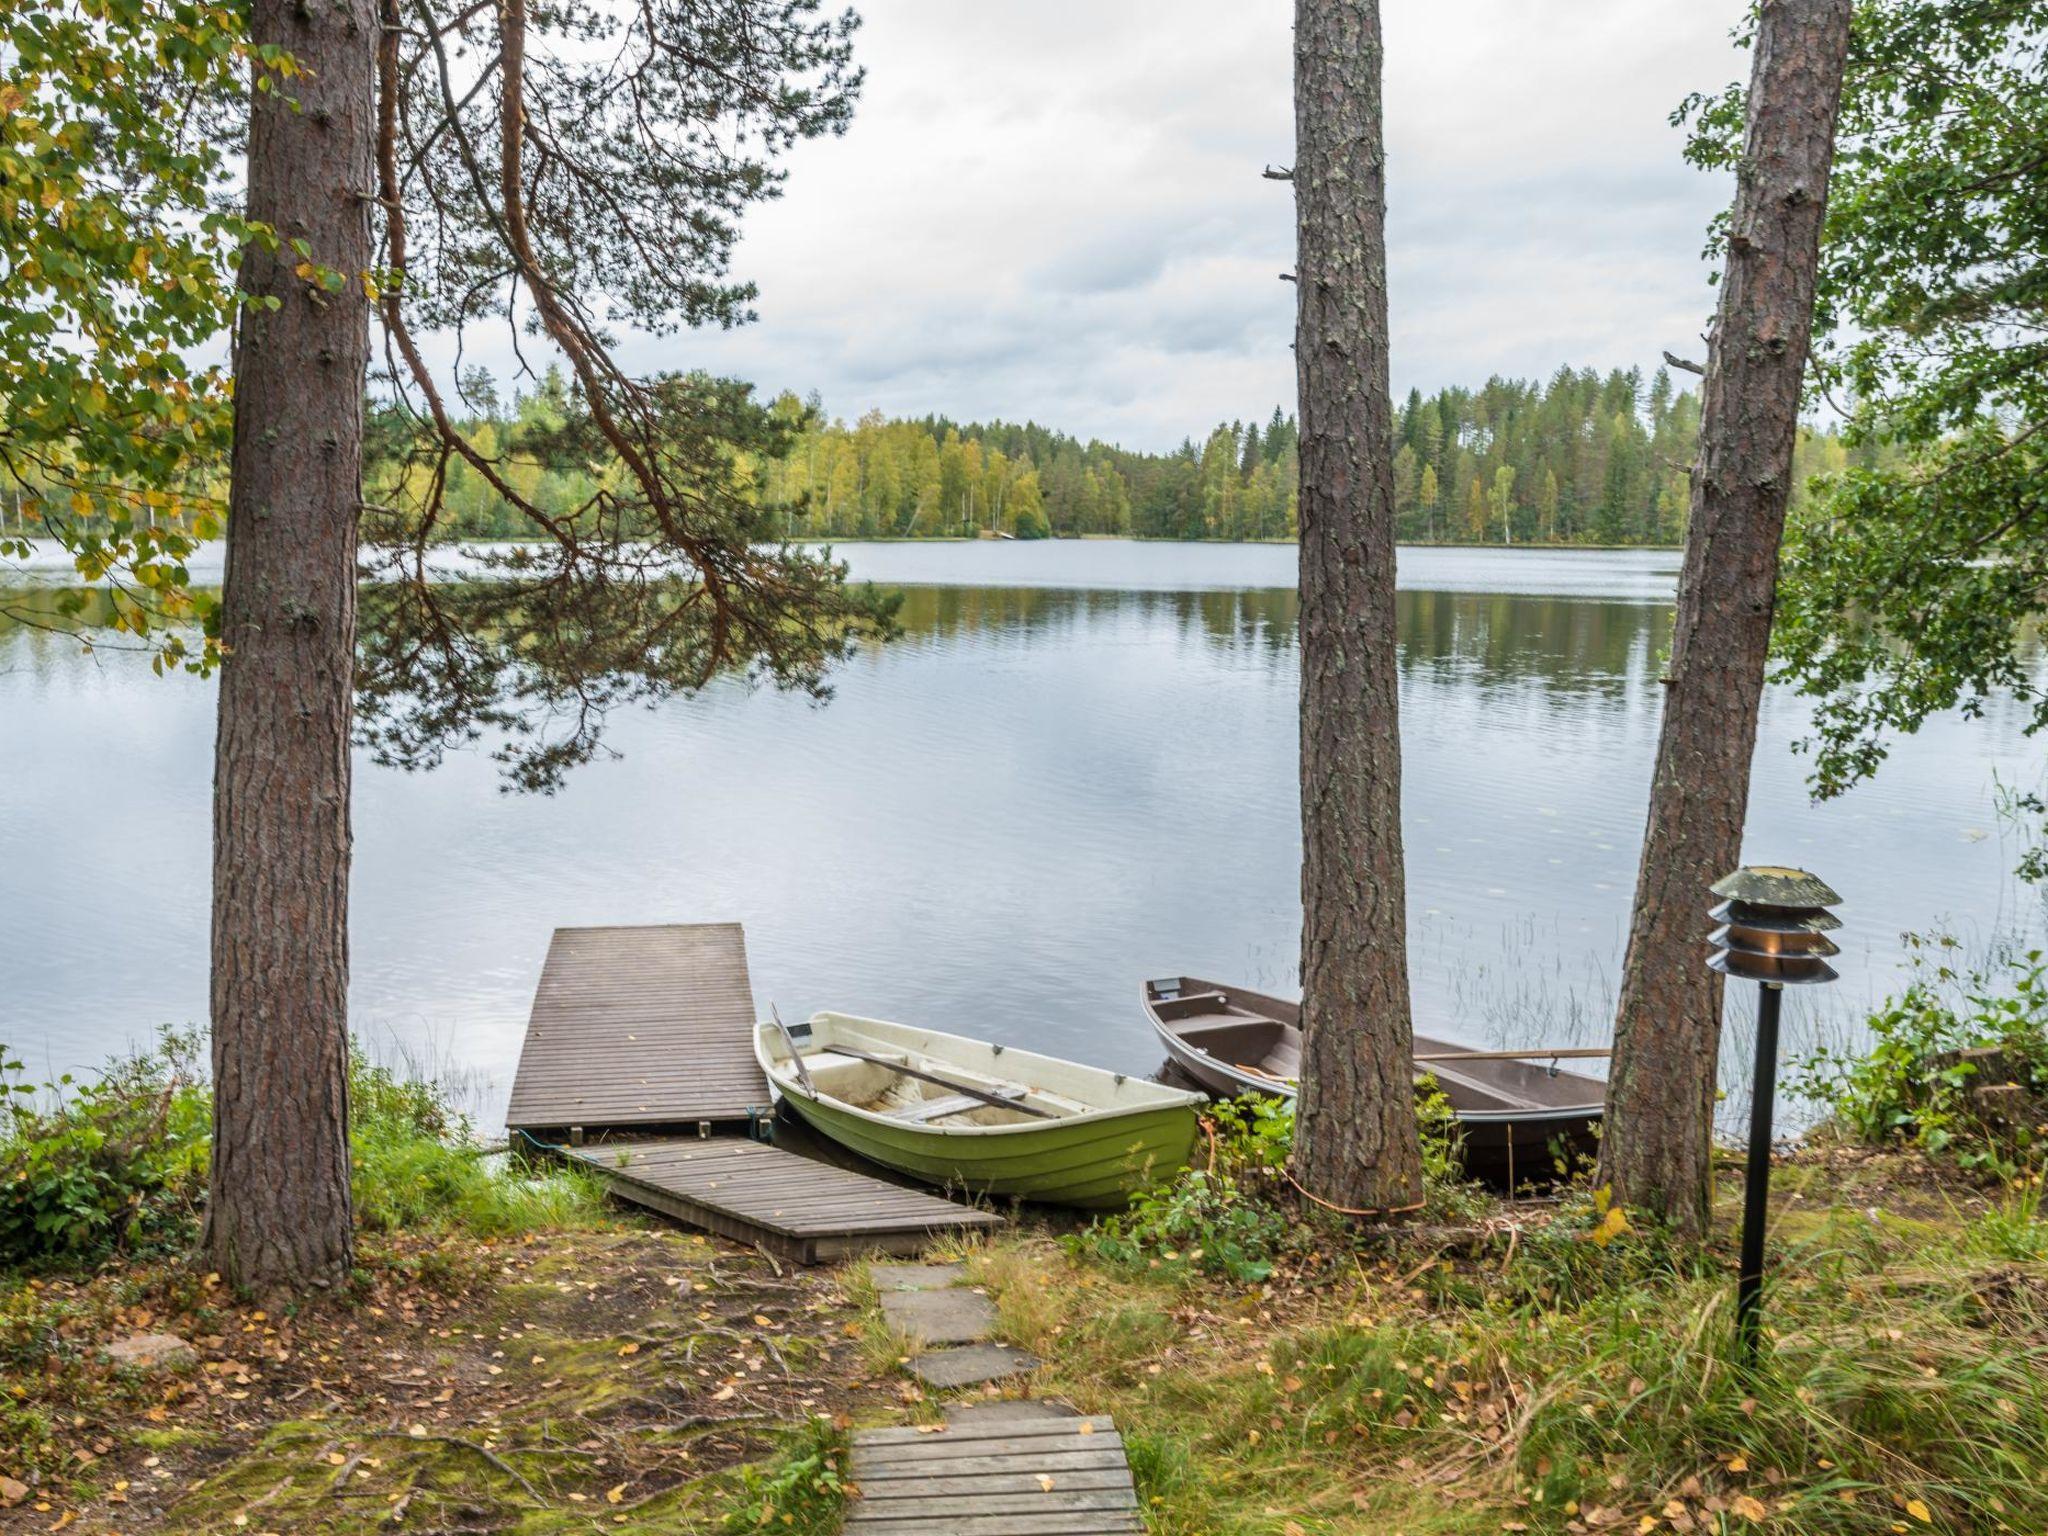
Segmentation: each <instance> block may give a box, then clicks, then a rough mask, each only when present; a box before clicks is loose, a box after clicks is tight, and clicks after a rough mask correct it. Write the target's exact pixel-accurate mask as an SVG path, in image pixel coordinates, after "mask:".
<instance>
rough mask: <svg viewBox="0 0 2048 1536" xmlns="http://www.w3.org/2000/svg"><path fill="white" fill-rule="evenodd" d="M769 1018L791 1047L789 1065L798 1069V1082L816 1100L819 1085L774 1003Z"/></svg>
mask: <svg viewBox="0 0 2048 1536" xmlns="http://www.w3.org/2000/svg"><path fill="white" fill-rule="evenodd" d="M768 1016H769V1017H770V1018H772V1019H773V1020H774V1021H775V1027H776V1028H777V1029H778V1030H780V1031H781V1032H782V1043H783V1044H784V1045H786V1046H788V1047H789V1064H790V1065H791V1066H793V1067H795V1068H796V1078H797V1081H798V1082H800V1083H802V1084H803V1085H804V1092H805V1093H808V1094H809V1095H810V1096H811V1097H812V1098H814V1099H815V1098H816V1097H817V1096H818V1085H817V1084H816V1083H814V1082H812V1081H811V1069H810V1068H809V1067H807V1066H805V1065H804V1053H803V1052H802V1051H800V1050H798V1049H797V1048H796V1036H795V1035H792V1034H791V1033H790V1032H789V1026H788V1025H787V1024H785V1023H783V1022H782V1013H781V1010H779V1009H778V1008H777V1007H776V1006H775V1005H774V1004H773V1003H770V1004H769V1005H768Z"/></svg>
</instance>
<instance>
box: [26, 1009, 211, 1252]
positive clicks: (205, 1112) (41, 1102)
mask: <svg viewBox="0 0 2048 1536" xmlns="http://www.w3.org/2000/svg"><path fill="white" fill-rule="evenodd" d="M198 1059H199V1041H198V1037H197V1035H195V1034H193V1033H191V1032H188V1031H172V1030H166V1031H164V1032H163V1034H162V1035H161V1036H159V1038H158V1040H157V1043H156V1044H155V1045H154V1046H153V1047H151V1048H150V1049H148V1050H144V1051H138V1052H135V1053H134V1054H131V1055H128V1056H124V1057H121V1058H119V1059H117V1060H116V1061H114V1062H113V1063H112V1064H111V1065H110V1066H109V1067H108V1068H107V1070H106V1071H105V1072H104V1073H103V1074H101V1076H100V1077H99V1078H98V1080H97V1081H93V1082H78V1081H75V1080H74V1079H73V1078H72V1077H70V1076H69V1075H66V1076H64V1077H62V1078H59V1079H58V1080H57V1081H56V1082H54V1083H45V1084H42V1085H40V1086H38V1085H35V1084H32V1083H30V1082H28V1081H27V1080H26V1079H25V1078H24V1077H23V1075H22V1073H23V1068H22V1063H21V1062H20V1061H18V1060H16V1059H14V1058H13V1057H12V1056H11V1055H10V1054H9V1053H8V1050H7V1048H6V1047H5V1046H4V1045H0V1099H4V1100H5V1104H4V1108H0V1264H6V1265H44V1264H51V1263H91V1262H94V1261H96V1260H98V1259H100V1258H103V1257H104V1256H105V1255H107V1254H109V1253H112V1252H115V1251H135V1250H145V1249H155V1248H163V1247H167V1246H172V1245H175V1244H178V1243H180V1242H183V1241H185V1240H186V1239H187V1238H188V1236H189V1234H190V1233H191V1231H192V1227H193V1222H194V1219H195V1218H196V1216H197V1213H198V1210H199V1205H200V1202H201V1200H202V1198H203V1197H204V1195H205V1191H206V1160H207V1136H208V1131H209V1130H210V1127H211V1120H212V1099H211V1096H210V1095H209V1094H208V1093H207V1091H206V1089H205V1087H204V1086H203V1085H202V1084H201V1082H200V1071H199V1067H198Z"/></svg>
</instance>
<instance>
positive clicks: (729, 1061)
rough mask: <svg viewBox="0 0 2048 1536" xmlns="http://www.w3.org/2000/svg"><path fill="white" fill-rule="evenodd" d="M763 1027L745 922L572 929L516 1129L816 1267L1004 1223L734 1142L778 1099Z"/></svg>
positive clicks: (686, 1215) (708, 1227) (540, 996)
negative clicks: (763, 1054) (759, 1056)
mask: <svg viewBox="0 0 2048 1536" xmlns="http://www.w3.org/2000/svg"><path fill="white" fill-rule="evenodd" d="M755 1018H756V1016H755V1013H754V988H753V983H752V981H751V980H750V979H749V977H748V975H747V941H746V936H745V934H744V933H743V932H742V931H741V929H740V925H739V924H738V923H671V924H661V925H655V926H649V927H636V928H557V929H556V930H555V937H554V942H553V943H552V944H550V945H549V946H548V958H547V964H546V965H545V966H544V967H543V968H542V970H541V975H540V986H539V987H538V988H537V989H536V991H535V992H534V997H533V1014H532V1017H531V1019H530V1020H529V1021H528V1023H527V1026H526V1043H525V1045H524V1046H523V1047H522V1048H521V1050H520V1053H519V1071H518V1075H517V1076H516V1077H515V1078H514V1079H513V1083H512V1102H511V1105H510V1107H509V1108H508V1109H507V1110H506V1112H505V1125H506V1128H507V1129H508V1130H511V1131H513V1132H514V1133H516V1134H518V1135H523V1136H525V1137H526V1138H527V1139H528V1141H529V1143H530V1144H536V1145H539V1146H542V1147H546V1148H549V1149H551V1150H553V1151H555V1152H558V1153H560V1154H561V1155H563V1156H565V1157H569V1158H573V1159H575V1160H577V1161H579V1162H581V1163H582V1164H584V1166H586V1167H588V1168H590V1169H592V1170H594V1171H595V1172H597V1173H599V1174H602V1175H603V1176H604V1179H605V1182H606V1184H607V1185H608V1186H609V1187H610V1189H611V1192H612V1193H613V1194H615V1195H617V1196H619V1197H620V1198H621V1199H624V1200H630V1201H633V1202H634V1203H635V1204H638V1205H643V1206H646V1207H647V1208H648V1209H650V1210H654V1211H659V1212H661V1213H662V1214H663V1215H665V1216H669V1217H672V1218H673V1219H675V1220H677V1221H680V1222H683V1223H685V1224H687V1225H689V1226H693V1227H701V1228H703V1229H704V1230H705V1231H707V1232H716V1233H718V1234H719V1235H720V1236H722V1237H730V1238H733V1239H735V1240H737V1241H739V1242H743V1243H752V1244H754V1245H755V1246H757V1247H760V1248H764V1249H766V1250H767V1251H769V1252H771V1253H774V1254H777V1255H779V1256H782V1257H786V1258H790V1259H794V1260H795V1261H796V1262H798V1263H800V1264H819V1263H827V1262H830V1261H831V1260H834V1259H839V1258H845V1257H848V1256H850V1255H852V1254H856V1253H891V1254H901V1253H915V1252H918V1251H919V1250H921V1249H922V1248H923V1247H924V1246H925V1244H926V1243H928V1242H929V1241H930V1240H931V1239H932V1238H933V1237H934V1236H937V1235H939V1234H941V1233H946V1232H958V1231H963V1230H966V1229H968V1228H972V1227H987V1226H997V1225H1000V1223H1001V1218H1000V1217H997V1216H995V1215H993V1214H991V1213H990V1212H988V1211H978V1210H972V1209H969V1208H968V1207H966V1206H963V1205H956V1204H954V1203H953V1202H952V1201H950V1200H944V1199H941V1198H940V1197H939V1196H937V1195H933V1194H927V1193H925V1192H924V1191H922V1190H916V1189H905V1188H903V1187H901V1186H900V1185H897V1184H894V1183H891V1182H889V1181H888V1180H885V1179H878V1178H873V1177H871V1176H869V1175H868V1174H865V1173H861V1172H859V1171H857V1170H854V1169H850V1168H840V1167H836V1166H833V1165H831V1164H828V1163H822V1162H816V1161H813V1160H812V1159H810V1158H807V1157H800V1156H798V1155H797V1154H796V1153H794V1152H788V1151H784V1150H782V1149H780V1148H777V1147H770V1146H764V1145H762V1144H761V1143H759V1142H755V1141H749V1140H746V1139H744V1138H743V1137H741V1136H739V1135H736V1134H732V1133H734V1132H736V1131H739V1130H741V1129H751V1128H753V1127H754V1126H755V1125H757V1124H759V1123H761V1122H762V1121H764V1120H765V1119H766V1118H767V1116H768V1112H769V1109H770V1107H771V1105H772V1102H773V1101H772V1099H771V1098H770V1095H769V1090H768V1079H767V1078H766V1077H764V1076H763V1075H762V1073H761V1068H760V1065H759V1063H757V1062H756V1061H755V1060H754V1024H755ZM685 1131H686V1132H691V1133H695V1134H692V1135H688V1136H687V1137H684V1138H680V1139H679V1138H678V1137H677V1136H676V1133H677V1132H685ZM714 1131H722V1132H725V1133H726V1134H722V1135H712V1134H710V1133H711V1132H714ZM632 1138H639V1139H632Z"/></svg>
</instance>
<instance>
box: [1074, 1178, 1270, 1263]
mask: <svg viewBox="0 0 2048 1536" xmlns="http://www.w3.org/2000/svg"><path fill="white" fill-rule="evenodd" d="M1287 1230H1288V1228H1287V1218H1286V1217H1285V1216H1283V1215H1282V1214H1281V1213H1280V1212H1279V1210H1277V1209H1276V1208H1275V1207H1274V1206H1272V1205H1271V1204H1269V1203H1268V1202H1267V1201H1265V1200H1262V1199H1259V1198H1257V1197H1256V1196H1254V1195H1252V1194H1250V1193H1249V1192H1247V1191H1245V1190H1244V1189H1242V1188H1241V1187H1240V1186H1239V1184H1238V1181H1237V1180H1236V1179H1234V1178H1232V1177H1231V1176H1230V1175H1229V1174H1227V1173H1223V1172H1220V1171H1219V1172H1214V1173H1211V1172H1208V1171H1206V1170H1204V1169H1200V1168H1195V1169H1190V1170H1189V1171H1188V1172H1187V1173H1184V1174H1182V1175H1181V1176H1180V1177H1179V1178H1178V1179H1175V1180H1174V1181H1173V1182H1171V1183H1169V1184H1165V1185H1162V1186H1160V1187H1159V1188H1157V1189H1151V1190H1147V1191H1146V1192H1145V1193H1143V1194H1141V1195H1139V1196H1138V1197H1137V1199H1135V1200H1133V1201H1132V1202H1131V1204H1130V1208H1129V1209H1128V1210H1124V1211H1119V1212H1118V1213H1116V1214H1115V1215H1113V1216H1104V1217H1102V1218H1101V1219H1100V1220H1098V1221H1097V1222H1096V1223H1095V1224H1094V1225H1093V1226H1092V1227H1090V1228H1089V1229H1088V1231H1087V1232H1086V1233H1084V1234H1083V1235H1082V1237H1081V1238H1080V1242H1081V1243H1082V1245H1083V1246H1085V1247H1086V1248H1087V1249H1089V1250H1090V1251H1092V1252H1094V1253H1095V1254H1096V1255H1097V1256H1098V1257H1100V1258H1104V1259H1107V1260H1109V1261H1110V1262H1111V1263H1113V1264H1123V1265H1130V1266H1142V1267H1155V1266H1156V1267H1165V1268H1169V1269H1178V1270H1201V1271H1204V1272H1206V1273H1209V1274H1217V1275H1228V1276H1229V1277H1230V1278H1231V1279H1233V1280H1240V1281H1255V1280H1263V1279H1265V1278H1266V1276H1268V1275H1270V1274H1271V1273H1272V1272H1273V1259H1274V1256H1275V1255H1276V1254H1277V1253H1278V1252H1279V1250H1280V1245H1281V1244H1282V1242H1284V1241H1285V1239H1286V1237H1287Z"/></svg>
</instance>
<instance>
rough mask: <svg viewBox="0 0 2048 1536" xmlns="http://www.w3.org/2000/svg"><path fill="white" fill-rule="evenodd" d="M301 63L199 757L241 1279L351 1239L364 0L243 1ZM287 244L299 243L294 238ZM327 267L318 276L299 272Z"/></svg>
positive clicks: (229, 1227) (254, 253)
mask: <svg viewBox="0 0 2048 1536" xmlns="http://www.w3.org/2000/svg"><path fill="white" fill-rule="evenodd" d="M251 30H252V35H253V39H254V41H255V42H256V43H258V44H259V45H260V44H266V43H269V44H277V45H279V46H281V47H283V48H284V49H286V50H287V51H288V52H289V53H290V54H291V55H292V57H293V58H294V59H295V60H296V62H297V64H298V65H299V72H298V73H296V74H295V75H293V76H292V77H290V78H289V79H280V80H277V81H276V82H275V84H276V88H275V89H272V90H268V91H258V92H256V93H255V94H254V98H253V106H252V110H251V115H250V130H249V212H250V215H251V217H253V218H255V219H257V220H260V221H263V222H264V223H267V224H269V225H270V226H272V227H273V228H274V229H275V230H276V231H277V233H278V236H279V240H280V246H279V248H278V250H276V251H274V252H273V251H266V250H264V249H262V248H260V247H258V246H252V247H251V248H250V249H249V250H247V251H246V252H245V253H244V256H243V262H242V279H241V281H242V287H243V289H244V290H245V291H246V292H247V293H249V294H251V295H253V296H256V298H258V299H259V300H269V299H274V300H276V301H278V307H277V308H276V309H274V310H271V309H266V308H265V307H263V306H262V304H260V303H259V304H252V305H251V306H250V307H249V308H248V309H247V310H246V311H245V312H244V314H243V317H242V321H241V327H240V332H239V335H238V337H237V340H236V346H235V358H234V363H235V439H234V459H233V479H232V483H231V490H230V500H229V521H228V549H227V574H226V578H225V581H224V584H223V591H222V598H221V626H222V632H221V637H222V640H223V641H224V642H225V645H226V647H227V659H226V662H225V664H224V665H223V667H222V670H221V679H220V705H219V721H218V727H217V734H216V738H215V756H214V824H213V957H212V958H213V986H212V1013H213V1072H214V1094H215V1105H214V1139H213V1169H212V1188H211V1194H210V1198H209V1201H208V1205H207V1223H206V1249H207V1253H208V1256H209V1258H210V1260H211V1262H212V1264H213V1265H214V1267H215V1268H217V1269H218V1270H219V1271H220V1272H221V1273H222V1274H223V1275H224V1276H226V1277H227V1278H228V1279H229V1280H231V1281H232V1282H233V1283H235V1284H236V1285H238V1286H241V1287H245V1288H250V1289H258V1290H272V1289H279V1288H282V1289H287V1290H299V1289H303V1288H306V1287H309V1286H323V1285H331V1284H335V1283H337V1282H339V1281H341V1280H343V1279H345V1278H346V1276H347V1275H348V1272H349V1269H350V1267H351V1263H352V1259H353V1237H352V1232H351V1213H350V1205H349V1155H348V876H349V852H350V847H349V845H350V833H349V728H350V716H351V709H352V704H353V688H354V672H355V633H356V523H357V513H358V506H359V501H360V496H361V477H362V447H363V382H364V367H365V363H366V361H367V358H368V351H369V333H368V317H369V304H368V300H367V298H366V296H365V293H364V288H363V274H364V273H365V272H366V271H368V269H369V267H370V262H371V245H370V207H371V205H370V201H369V199H370V196H371V195H372V192H373V189H374V186H375V182H374V177H373V171H372V159H373V153H374V147H375V135H376V112H375V98H374V79H375V66H376V46H377V21H376V11H375V4H374V0H256V3H255V5H254V9H253V15H252V19H251ZM295 241H297V242H304V245H303V247H298V248H295V246H294V244H293V242H295ZM306 261H310V262H311V263H313V264H315V265H316V266H317V267H319V268H324V269H328V270H331V271H333V272H336V273H338V274H340V276H341V278H342V282H341V284H340V286H339V289H338V291H330V290H329V289H328V288H326V287H324V286H323V285H322V284H321V282H320V281H319V277H320V274H319V273H318V272H313V273H312V275H311V276H308V275H307V271H306V270H304V269H301V263H302V262H306Z"/></svg>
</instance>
